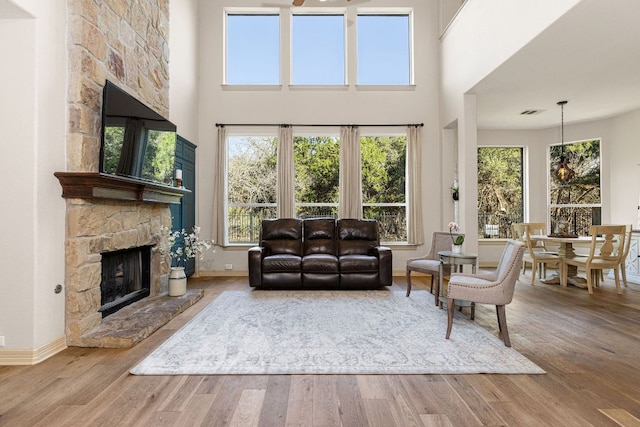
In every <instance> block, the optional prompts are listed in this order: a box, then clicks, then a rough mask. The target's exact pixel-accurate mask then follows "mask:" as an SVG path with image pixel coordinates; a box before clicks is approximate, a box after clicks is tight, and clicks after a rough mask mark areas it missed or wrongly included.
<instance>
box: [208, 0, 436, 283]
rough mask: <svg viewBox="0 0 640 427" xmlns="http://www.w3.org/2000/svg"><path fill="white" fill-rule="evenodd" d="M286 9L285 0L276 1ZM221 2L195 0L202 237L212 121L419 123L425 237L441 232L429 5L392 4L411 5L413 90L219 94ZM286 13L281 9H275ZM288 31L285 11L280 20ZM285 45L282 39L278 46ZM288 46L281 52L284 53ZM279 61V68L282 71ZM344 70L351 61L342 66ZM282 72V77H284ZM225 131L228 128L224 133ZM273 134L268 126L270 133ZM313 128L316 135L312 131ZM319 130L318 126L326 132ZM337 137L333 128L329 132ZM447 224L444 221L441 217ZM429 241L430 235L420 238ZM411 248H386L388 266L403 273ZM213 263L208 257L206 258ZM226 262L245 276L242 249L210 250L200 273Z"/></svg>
mask: <svg viewBox="0 0 640 427" xmlns="http://www.w3.org/2000/svg"><path fill="white" fill-rule="evenodd" d="M263 4H264V2H262V1H261V0H247V1H244V2H242V4H241V5H242V6H262V5H263ZM283 4H284V5H288V4H289V3H288V2H283ZM222 5H223V2H222V1H220V0H213V1H209V0H201V1H200V3H199V6H200V8H199V11H198V14H199V17H200V21H199V27H200V34H199V43H200V45H199V59H200V67H199V75H200V87H199V89H200V107H199V119H200V120H199V123H200V130H199V138H198V183H199V184H198V202H199V203H198V222H199V223H200V225H201V226H202V231H203V234H204V235H205V236H206V235H210V233H211V227H212V213H213V210H212V207H213V200H212V198H211V195H212V194H213V187H212V186H213V181H214V179H213V178H214V174H215V173H216V172H217V171H216V169H215V167H214V165H215V147H216V128H215V123H274V124H277V123H318V124H322V123H347V124H348V123H402V124H404V123H424V124H425V127H424V128H423V141H424V148H423V159H422V161H423V164H424V165H425V167H424V168H423V182H424V183H427V184H426V185H423V191H424V196H423V199H424V201H425V207H426V209H425V214H424V224H425V228H426V236H431V232H432V231H435V230H439V229H441V228H442V226H443V225H442V223H443V218H442V213H441V212H442V208H441V205H442V204H441V203H440V202H439V201H440V200H441V198H442V191H441V170H440V162H439V161H437V160H435V159H439V158H440V156H441V152H440V142H439V130H438V99H437V98H438V66H437V55H438V53H437V52H438V39H437V37H438V24H439V22H438V19H439V18H438V17H439V14H438V8H437V0H428V1H425V0H404V1H396V2H394V3H393V6H394V7H412V8H413V11H414V22H415V23H416V24H415V48H414V51H415V75H416V78H415V83H416V86H415V89H414V90H406V91H385V90H379V91H375V90H356V88H355V86H354V85H351V86H349V87H348V88H347V89H346V90H343V89H340V90H326V89H325V90H318V89H297V90H294V89H290V88H289V87H288V85H286V84H284V85H283V86H282V88H281V89H279V90H245V91H243V90H225V89H224V88H223V87H222V86H221V84H222V76H223V62H222V57H223V50H222V48H223V31H222V25H223V22H224V15H223V9H222ZM358 5H359V6H361V7H363V8H364V7H365V6H366V7H376V6H388V5H389V2H388V1H382V0H371V1H368V2H366V3H358ZM283 10H284V11H285V12H287V11H288V10H289V9H288V6H287V7H285V8H284V9H283ZM347 10H348V17H349V19H352V20H355V11H356V6H349V7H348V8H347ZM282 25H283V27H284V28H288V14H287V13H285V14H284V15H283V23H282ZM354 30H355V26H354V25H350V26H348V30H347V31H348V36H347V40H348V48H347V49H348V51H350V52H355V31H354ZM285 44H286V43H285V42H283V45H285ZM286 49H288V48H286V47H285V48H283V51H286ZM285 64H286V63H283V69H288V68H287V67H286V65H285ZM350 65H352V64H350ZM284 74H288V72H284ZM348 81H350V82H355V81H356V79H355V67H350V69H349V75H348ZM230 130H231V129H230ZM271 130H272V131H275V128H272V129H271ZM316 130H319V129H317V128H316ZM326 130H327V129H323V131H326ZM335 131H336V132H337V129H335ZM447 221H448V220H447ZM426 240H427V241H430V237H429V238H427V239H426ZM414 253H415V252H414V251H412V250H408V251H403V250H398V251H394V269H400V270H404V266H405V263H406V258H407V257H408V256H411V255H413V254H414ZM212 259H213V260H212ZM226 263H230V264H233V265H234V270H239V271H246V269H247V252H246V248H239V249H237V248H236V249H233V248H230V249H220V248H219V249H217V251H216V253H215V254H213V256H212V257H210V258H209V259H207V260H205V261H204V262H202V263H200V267H199V268H200V270H204V269H206V270H208V271H211V270H215V271H220V270H223V268H222V267H223V265H224V264H226Z"/></svg>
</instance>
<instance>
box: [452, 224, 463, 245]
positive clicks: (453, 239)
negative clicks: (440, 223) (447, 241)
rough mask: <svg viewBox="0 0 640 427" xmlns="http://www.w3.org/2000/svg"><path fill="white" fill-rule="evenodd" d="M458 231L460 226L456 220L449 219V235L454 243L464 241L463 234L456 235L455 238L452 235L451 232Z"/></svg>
mask: <svg viewBox="0 0 640 427" xmlns="http://www.w3.org/2000/svg"><path fill="white" fill-rule="evenodd" d="M454 231H455V232H458V231H460V226H459V225H458V223H457V222H454V221H451V222H450V223H449V235H450V236H451V241H452V242H453V244H454V245H461V244H463V243H464V236H462V235H458V236H456V237H455V238H454V237H453V232H454Z"/></svg>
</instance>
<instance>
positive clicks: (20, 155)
mask: <svg viewBox="0 0 640 427" xmlns="http://www.w3.org/2000/svg"><path fill="white" fill-rule="evenodd" d="M20 3H25V4H28V5H29V6H30V7H31V10H30V12H32V13H33V15H34V16H35V18H33V19H2V20H0V51H1V52H2V56H3V57H4V58H5V63H6V64H11V66H4V67H1V68H0V85H1V86H2V87H1V89H0V92H2V97H1V98H0V117H2V120H3V123H2V128H3V135H4V138H3V139H2V147H3V153H4V155H3V156H0V170H2V171H3V175H4V177H5V183H4V184H5V185H3V186H2V196H3V200H5V206H6V207H7V209H3V210H2V212H1V213H0V220H1V221H2V223H3V224H5V229H4V232H3V238H2V240H1V241H0V257H1V258H2V259H4V260H5V264H6V265H8V266H9V267H10V268H11V270H10V273H9V278H5V279H4V280H2V281H0V291H1V292H0V294H1V297H0V336H4V337H5V348H4V349H2V348H0V358H1V357H2V351H3V350H7V349H38V348H40V347H43V346H46V345H47V344H49V343H51V342H53V341H55V340H57V339H59V338H60V337H62V336H64V293H60V294H55V293H54V288H55V286H56V285H57V284H64V219H65V203H64V201H63V200H62V198H61V197H60V194H61V188H60V185H59V184H58V181H57V179H56V178H55V177H54V176H53V172H54V171H56V170H64V169H65V131H66V122H67V121H66V88H67V81H66V69H67V68H66V57H67V55H66V46H65V31H66V6H65V5H66V2H65V1H64V0H55V1H49V2H43V3H44V4H41V5H38V6H37V7H36V6H35V5H34V4H33V3H32V2H20Z"/></svg>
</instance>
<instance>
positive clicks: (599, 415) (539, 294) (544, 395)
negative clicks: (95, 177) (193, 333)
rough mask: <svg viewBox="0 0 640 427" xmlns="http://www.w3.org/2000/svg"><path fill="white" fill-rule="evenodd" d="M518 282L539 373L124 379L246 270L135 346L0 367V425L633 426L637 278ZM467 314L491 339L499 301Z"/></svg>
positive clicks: (515, 314)
mask: <svg viewBox="0 0 640 427" xmlns="http://www.w3.org/2000/svg"><path fill="white" fill-rule="evenodd" d="M521 279H522V280H521V282H519V283H518V285H517V288H516V295H515V299H514V301H513V302H512V303H511V304H510V305H508V306H507V321H508V325H509V332H510V335H511V343H512V346H513V348H514V349H516V350H518V351H519V352H520V353H522V354H523V355H525V356H526V357H528V358H529V359H531V360H532V361H533V362H535V363H536V364H538V365H539V366H540V367H541V368H543V369H544V370H545V371H546V372H547V374H545V375H362V376H360V375H277V376H266V375H265V376H249V375H244V376H242V375H239V376H132V375H129V374H128V370H129V369H130V368H131V367H132V366H133V365H135V364H136V363H137V362H139V361H140V360H141V359H143V358H144V357H145V356H146V355H147V354H149V353H150V352H151V351H152V350H153V349H154V348H155V347H157V346H158V345H159V344H160V343H162V342H163V341H164V340H165V339H166V338H167V337H169V336H170V335H171V334H172V333H173V332H174V331H175V330H176V329H178V328H180V327H181V326H182V325H183V324H184V323H185V322H186V321H188V320H189V319H190V318H191V317H192V316H193V315H194V314H196V313H197V312H198V311H199V310H200V309H202V308H203V307H204V306H205V305H206V304H207V303H208V302H210V301H212V300H213V299H215V298H216V297H217V296H218V295H219V294H220V292H223V291H225V290H249V287H248V281H247V278H210V279H198V280H193V281H190V283H189V286H190V287H193V288H202V289H205V296H204V298H203V299H202V300H201V301H200V302H198V303H197V304H196V305H195V306H193V307H191V308H190V309H188V310H187V311H186V312H184V313H183V314H182V315H180V316H179V317H177V318H175V319H174V320H172V321H171V322H170V323H169V324H167V325H166V326H165V327H163V328H162V329H160V330H159V331H157V332H156V333H155V334H153V335H152V336H151V337H149V338H147V339H146V340H144V341H143V342H142V343H140V344H138V345H137V346H136V347H134V348H132V349H127V350H119V349H97V348H77V347H73V348H69V349H67V350H65V351H63V352H62V353H60V354H57V355H56V356H54V357H52V358H50V359H48V360H46V361H45V362H43V363H40V364H38V365H35V366H28V367H27V366H0V425H2V426H95V425H105V426H199V425H203V426H222V425H236V426H254V425H255V426H268V427H271V426H281V425H282V426H284V425H287V426H385V427H388V426H403V427H404V426H482V425H486V426H580V427H584V426H618V425H620V426H640V290H639V289H640V287H630V288H625V289H623V294H622V295H617V294H616V292H615V285H614V284H613V281H612V280H606V281H605V282H604V283H603V285H602V286H601V287H600V288H597V289H596V291H595V294H594V295H592V296H589V295H588V294H587V292H586V290H583V289H577V288H574V287H569V288H562V287H559V286H553V285H543V284H541V283H539V282H536V284H535V285H534V286H531V285H529V284H528V283H529V280H530V276H529V278H527V277H521ZM414 283H415V285H414V286H415V288H414V289H426V288H427V287H426V286H425V283H426V281H425V280H424V278H416V280H415V281H414ZM630 286H631V285H630ZM393 288H395V290H397V291H401V290H404V289H405V279H404V278H403V277H396V278H395V284H394V286H393ZM435 309H437V308H435V307H433V306H429V307H425V310H435ZM442 316H443V318H442V320H443V322H446V312H445V311H443V312H442ZM476 322H477V323H479V324H480V325H482V326H483V327H485V328H487V329H488V330H490V331H491V332H492V333H494V334H497V321H496V318H495V308H494V307H491V306H479V307H478V308H477V309H476Z"/></svg>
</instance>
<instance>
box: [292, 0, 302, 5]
mask: <svg viewBox="0 0 640 427" xmlns="http://www.w3.org/2000/svg"><path fill="white" fill-rule="evenodd" d="M303 4H304V0H293V5H294V6H302V5H303Z"/></svg>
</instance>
